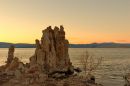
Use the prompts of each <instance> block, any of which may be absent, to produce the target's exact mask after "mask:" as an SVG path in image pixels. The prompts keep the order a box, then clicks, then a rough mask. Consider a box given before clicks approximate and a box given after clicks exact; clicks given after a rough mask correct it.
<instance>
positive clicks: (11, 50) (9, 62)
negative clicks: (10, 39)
mask: <svg viewBox="0 0 130 86" xmlns="http://www.w3.org/2000/svg"><path fill="white" fill-rule="evenodd" d="M14 51H15V49H14V46H13V45H11V46H10V48H9V51H8V58H7V64H11V62H12V61H13V58H14Z"/></svg>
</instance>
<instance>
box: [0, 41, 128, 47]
mask: <svg viewBox="0 0 130 86" xmlns="http://www.w3.org/2000/svg"><path fill="white" fill-rule="evenodd" d="M10 45H14V46H15V47H16V48H35V44H28V43H16V44H14V43H8V42H0V48H9V47H10ZM69 47H70V48H130V43H113V42H109V43H92V44H70V45H69Z"/></svg>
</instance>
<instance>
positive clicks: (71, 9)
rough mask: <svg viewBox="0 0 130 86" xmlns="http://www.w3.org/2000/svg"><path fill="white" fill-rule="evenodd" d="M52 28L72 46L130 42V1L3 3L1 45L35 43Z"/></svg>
mask: <svg viewBox="0 0 130 86" xmlns="http://www.w3.org/2000/svg"><path fill="white" fill-rule="evenodd" d="M49 25H51V26H52V27H54V26H60V25H63V26H64V28H65V31H66V37H67V39H69V41H70V43H93V42H120V43H122V42H123V43H130V0H0V42H11V43H34V42H35V39H40V38H41V35H42V32H41V31H42V30H43V29H45V28H46V27H47V26H49Z"/></svg>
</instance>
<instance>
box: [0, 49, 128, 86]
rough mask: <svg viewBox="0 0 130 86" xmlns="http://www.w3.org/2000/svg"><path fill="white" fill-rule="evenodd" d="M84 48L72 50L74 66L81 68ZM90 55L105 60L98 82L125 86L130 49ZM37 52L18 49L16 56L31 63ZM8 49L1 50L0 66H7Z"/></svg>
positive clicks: (92, 51)
mask: <svg viewBox="0 0 130 86" xmlns="http://www.w3.org/2000/svg"><path fill="white" fill-rule="evenodd" d="M85 51H86V49H84V48H70V49H69V55H70V58H71V61H72V62H73V65H75V66H81V65H80V64H79V63H80V58H81V55H83V54H84V52H85ZM87 51H88V52H89V53H90V55H92V56H94V57H96V58H100V57H104V58H103V62H102V64H101V66H100V67H99V68H98V69H97V70H96V71H95V75H96V78H97V79H96V80H97V82H98V83H101V84H103V85H105V86H123V85H124V80H123V78H122V76H123V75H124V74H125V72H127V71H129V68H130V48H88V49H87ZM34 52H35V49H34V48H17V49H16V50H15V56H16V57H18V58H19V59H20V60H22V61H23V62H25V63H26V62H29V57H30V56H32V55H33V53H34ZM7 53H8V49H7V48H0V58H1V59H0V65H3V64H5V61H6V59H7Z"/></svg>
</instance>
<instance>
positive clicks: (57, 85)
mask: <svg viewBox="0 0 130 86" xmlns="http://www.w3.org/2000/svg"><path fill="white" fill-rule="evenodd" d="M42 32H43V36H42V37H41V40H40V41H39V40H36V50H35V54H34V55H33V56H32V57H31V58H30V62H29V63H26V64H24V63H23V62H21V61H19V59H18V58H17V57H14V47H13V46H11V47H10V48H9V52H8V58H7V64H6V65H3V66H0V86H102V85H99V84H96V83H95V77H87V78H86V77H85V78H84V77H82V76H78V75H77V74H74V70H75V71H77V72H81V70H80V69H79V68H77V69H75V68H74V67H73V65H72V63H71V62H70V58H69V54H68V44H69V42H68V40H66V39H65V31H64V28H63V26H60V28H58V27H55V28H54V29H52V28H51V26H49V27H47V28H46V29H45V30H43V31H42Z"/></svg>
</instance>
